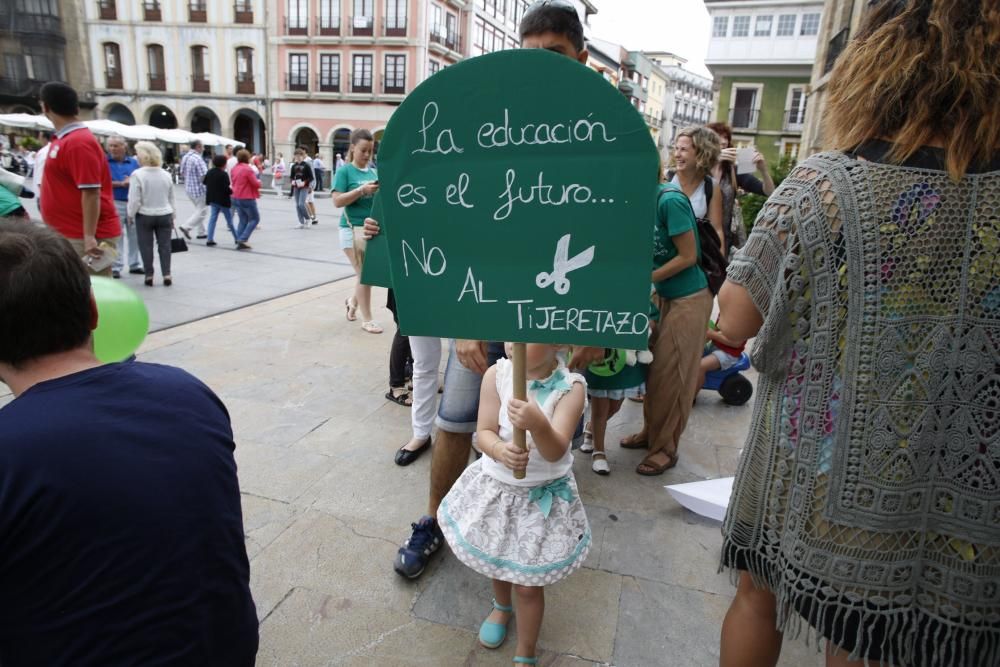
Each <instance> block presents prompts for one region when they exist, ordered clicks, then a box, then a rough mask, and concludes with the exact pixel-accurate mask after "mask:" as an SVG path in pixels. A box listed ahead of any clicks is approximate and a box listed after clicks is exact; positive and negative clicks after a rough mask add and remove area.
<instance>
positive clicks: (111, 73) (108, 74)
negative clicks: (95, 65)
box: [104, 70, 125, 90]
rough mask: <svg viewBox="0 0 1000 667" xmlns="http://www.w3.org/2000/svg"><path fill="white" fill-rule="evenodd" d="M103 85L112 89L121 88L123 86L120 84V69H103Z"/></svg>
mask: <svg viewBox="0 0 1000 667" xmlns="http://www.w3.org/2000/svg"><path fill="white" fill-rule="evenodd" d="M104 85H105V87H106V88H110V89H112V90H122V89H123V88H124V87H125V86H124V85H123V84H122V73H121V70H105V71H104Z"/></svg>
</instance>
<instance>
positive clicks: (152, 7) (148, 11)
mask: <svg viewBox="0 0 1000 667" xmlns="http://www.w3.org/2000/svg"><path fill="white" fill-rule="evenodd" d="M142 18H143V20H145V21H162V20H163V12H162V11H160V3H159V2H157V0H146V1H145V2H143V3H142Z"/></svg>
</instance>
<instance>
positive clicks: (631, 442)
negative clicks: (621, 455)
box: [618, 433, 649, 449]
mask: <svg viewBox="0 0 1000 667" xmlns="http://www.w3.org/2000/svg"><path fill="white" fill-rule="evenodd" d="M618 445H619V446H620V447H621V448H622V449H646V448H647V447H649V439H648V438H642V439H640V438H639V434H638V433H633V434H632V435H627V436H625V437H624V438H622V439H621V441H620V442H619V443H618Z"/></svg>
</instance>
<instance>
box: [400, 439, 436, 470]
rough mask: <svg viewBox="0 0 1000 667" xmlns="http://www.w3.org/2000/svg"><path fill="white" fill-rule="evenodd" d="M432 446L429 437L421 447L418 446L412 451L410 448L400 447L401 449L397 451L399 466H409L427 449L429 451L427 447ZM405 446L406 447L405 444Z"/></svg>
mask: <svg viewBox="0 0 1000 667" xmlns="http://www.w3.org/2000/svg"><path fill="white" fill-rule="evenodd" d="M430 446H431V439H430V438H427V439H426V440H424V444H422V445H420V446H419V447H417V448H416V449H414V450H413V451H412V452H411V451H409V450H406V449H403V447H400V448H399V451H398V452H396V465H398V466H408V465H410V464H411V463H413V462H414V461H416V460H417V459H419V458H420V455H421V454H423V453H424V452H425V451H427V449H429V448H430ZM404 447H405V445H404Z"/></svg>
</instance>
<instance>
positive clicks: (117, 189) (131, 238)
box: [107, 135, 144, 278]
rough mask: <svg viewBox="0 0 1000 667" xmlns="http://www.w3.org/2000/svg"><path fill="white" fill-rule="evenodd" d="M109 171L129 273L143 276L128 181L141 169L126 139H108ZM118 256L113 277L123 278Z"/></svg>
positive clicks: (112, 273)
mask: <svg viewBox="0 0 1000 667" xmlns="http://www.w3.org/2000/svg"><path fill="white" fill-rule="evenodd" d="M107 146H108V169H109V170H110V171H111V187H112V190H113V192H114V197H115V210H116V211H118V218H119V219H120V220H121V222H122V236H124V237H125V238H126V239H127V242H128V272H129V273H134V274H136V275H140V276H141V275H143V273H144V272H143V270H142V261H141V260H140V259H139V241H138V239H137V238H136V235H135V221H130V220H129V219H128V181H129V176H131V175H132V172H133V171H135V170H136V169H138V168H139V162H138V161H136V159H135V158H134V157H132V156H131V155H129V154H128V144H127V143H126V142H125V138H124V137H120V136H118V135H112V136H110V137H108V141H107ZM119 247H120V246H119ZM123 254H124V252H123V253H122V254H120V255H118V258H117V259H116V260H115V263H114V264H113V265H112V267H111V277H112V278H121V271H122V268H123V267H124V265H125V264H124V262H123V261H122V255H123Z"/></svg>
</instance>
